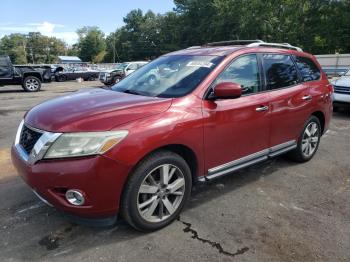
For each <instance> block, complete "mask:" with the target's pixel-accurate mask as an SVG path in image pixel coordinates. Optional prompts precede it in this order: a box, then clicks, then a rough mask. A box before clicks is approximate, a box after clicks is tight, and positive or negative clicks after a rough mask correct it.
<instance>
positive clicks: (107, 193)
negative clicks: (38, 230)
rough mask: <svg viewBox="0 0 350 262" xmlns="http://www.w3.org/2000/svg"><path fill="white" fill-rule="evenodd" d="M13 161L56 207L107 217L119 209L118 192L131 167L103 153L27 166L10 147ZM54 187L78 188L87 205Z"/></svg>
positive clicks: (33, 186) (77, 213)
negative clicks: (73, 201)
mask: <svg viewBox="0 0 350 262" xmlns="http://www.w3.org/2000/svg"><path fill="white" fill-rule="evenodd" d="M12 161H13V164H14V165H15V167H16V169H17V172H18V173H19V175H20V176H21V177H22V178H23V180H24V181H25V182H26V183H27V184H28V185H29V186H30V187H31V188H32V189H33V190H35V191H36V192H37V193H39V194H40V195H41V196H42V197H43V198H45V199H46V200H47V201H48V202H49V203H50V204H52V205H53V206H55V207H56V208H57V209H59V210H61V211H64V212H67V213H71V214H74V215H79V216H84V217H91V218H94V217H96V218H98V217H109V216H112V215H114V214H115V213H116V212H117V211H118V207H119V199H120V194H121V192H122V188H123V185H124V182H125V179H126V176H125V174H127V173H128V172H130V170H131V167H128V166H125V165H122V164H120V163H118V162H116V161H115V160H111V159H109V158H107V157H104V156H98V157H88V158H80V159H70V160H59V161H57V160H56V161H40V162H39V163H37V164H35V165H28V164H27V163H25V162H23V160H22V159H21V158H20V157H19V156H18V154H17V152H16V149H14V148H12ZM55 188H68V189H79V190H81V191H83V192H84V193H85V196H86V204H84V205H83V206H73V205H71V204H69V203H68V202H67V201H66V200H65V199H64V197H63V196H62V195H60V194H57V193H56V192H55Z"/></svg>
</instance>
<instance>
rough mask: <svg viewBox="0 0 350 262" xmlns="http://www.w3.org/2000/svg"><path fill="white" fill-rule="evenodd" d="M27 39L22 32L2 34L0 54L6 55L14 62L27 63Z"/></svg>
mask: <svg viewBox="0 0 350 262" xmlns="http://www.w3.org/2000/svg"><path fill="white" fill-rule="evenodd" d="M26 45H27V39H26V37H25V36H24V35H22V34H11V35H8V36H4V37H3V38H2V39H1V41H0V54H2V55H8V56H10V58H11V61H12V62H13V63H14V64H26V63H27V51H26Z"/></svg>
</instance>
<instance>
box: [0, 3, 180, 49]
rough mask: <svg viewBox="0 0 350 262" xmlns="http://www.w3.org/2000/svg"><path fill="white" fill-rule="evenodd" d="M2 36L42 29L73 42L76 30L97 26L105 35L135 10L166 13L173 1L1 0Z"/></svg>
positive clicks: (172, 6)
mask: <svg viewBox="0 0 350 262" xmlns="http://www.w3.org/2000/svg"><path fill="white" fill-rule="evenodd" d="M0 5H1V15H0V38H1V37H3V36H4V35H7V34H11V33H28V32H33V31H34V32H41V33H42V34H43V35H47V36H55V37H58V38H61V39H63V40H65V41H66V42H67V43H68V44H73V43H74V42H75V41H76V40H77V35H76V33H75V31H76V30H77V29H78V28H80V27H83V26H94V25H96V26H98V27H100V28H101V29H102V30H103V31H104V32H105V33H106V34H108V33H110V32H113V31H114V30H115V29H116V28H117V27H120V26H122V25H123V17H124V16H125V15H126V14H127V13H128V12H129V11H130V10H132V9H136V8H140V9H141V10H143V11H147V10H152V11H153V12H156V13H165V12H168V11H171V10H172V9H173V8H174V3H173V1H172V0H115V1H113V0H85V1H84V0H58V1H57V0H1V3H0Z"/></svg>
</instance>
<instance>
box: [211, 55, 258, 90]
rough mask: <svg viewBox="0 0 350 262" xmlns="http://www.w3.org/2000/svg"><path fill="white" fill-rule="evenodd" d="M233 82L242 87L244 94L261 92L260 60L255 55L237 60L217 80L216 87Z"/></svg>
mask: <svg viewBox="0 0 350 262" xmlns="http://www.w3.org/2000/svg"><path fill="white" fill-rule="evenodd" d="M222 82H232V83H237V84H239V85H241V88H242V94H243V95H246V94H252V93H257V92H259V90H260V76H259V67H258V59H257V56H256V55H255V54H253V55H245V56H241V57H238V58H236V59H235V60H234V61H233V62H232V63H231V64H230V65H229V66H228V67H227V68H226V69H225V70H224V71H223V72H222V73H221V74H220V75H219V76H218V78H217V79H216V81H215V85H217V84H219V83H222Z"/></svg>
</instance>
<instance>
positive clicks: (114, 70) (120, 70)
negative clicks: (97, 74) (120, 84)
mask: <svg viewBox="0 0 350 262" xmlns="http://www.w3.org/2000/svg"><path fill="white" fill-rule="evenodd" d="M112 72H123V70H122V69H110V70H103V72H102V73H112Z"/></svg>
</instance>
